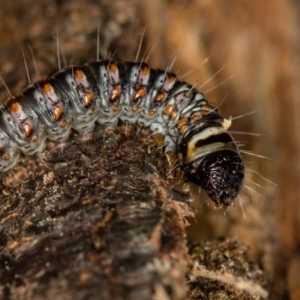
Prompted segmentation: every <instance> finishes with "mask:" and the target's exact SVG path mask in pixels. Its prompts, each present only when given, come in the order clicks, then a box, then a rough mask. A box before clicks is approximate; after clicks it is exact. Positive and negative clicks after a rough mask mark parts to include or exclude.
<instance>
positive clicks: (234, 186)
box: [178, 113, 245, 208]
mask: <svg viewBox="0 0 300 300" xmlns="http://www.w3.org/2000/svg"><path fill="white" fill-rule="evenodd" d="M222 122H223V118H222V117H221V116H220V115H219V114H218V113H210V114H208V115H206V116H205V117H203V118H202V119H200V120H199V122H197V123H195V124H193V126H191V127H190V128H189V129H188V130H187V131H186V132H185V133H184V134H183V135H182V138H181V140H180V141H179V148H178V150H179V152H180V153H181V156H182V162H183V163H182V169H183V171H184V177H185V180H186V181H187V182H192V183H194V184H196V185H198V186H200V187H201V188H203V189H204V190H205V191H206V193H207V195H208V196H209V197H210V198H211V199H212V200H213V201H214V202H215V204H216V205H217V207H223V208H226V207H228V206H230V205H231V204H232V203H233V200H234V199H235V198H236V196H237V195H238V193H239V192H240V190H241V188H242V186H243V182H244V171H245V170H244V169H245V168H244V164H243V162H242V159H241V157H240V154H239V150H238V147H237V144H236V143H235V141H234V139H233V137H232V136H231V135H230V133H229V132H228V131H227V130H226V129H224V128H223V127H222Z"/></svg>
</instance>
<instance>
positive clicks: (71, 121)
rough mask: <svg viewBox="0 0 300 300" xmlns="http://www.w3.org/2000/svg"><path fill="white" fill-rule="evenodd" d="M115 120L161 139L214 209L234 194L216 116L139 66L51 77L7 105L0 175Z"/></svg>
mask: <svg viewBox="0 0 300 300" xmlns="http://www.w3.org/2000/svg"><path fill="white" fill-rule="evenodd" d="M118 120H122V121H124V122H129V123H137V124H139V125H142V126H148V127H150V130H152V131H153V132H154V133H158V134H163V135H164V140H165V145H166V146H165V149H166V150H165V151H166V153H169V152H173V153H176V154H177V156H178V157H179V159H180V162H181V168H182V170H183V171H184V176H185V180H186V181H188V182H193V183H195V184H197V185H199V186H200V187H202V188H203V189H204V190H206V192H207V193H208V195H209V196H210V197H211V198H212V200H213V201H214V202H215V203H216V204H217V206H222V207H227V206H229V205H230V204H231V203H232V201H233V200H234V198H235V197H236V196H237V194H238V193H239V191H240V189H241V187H242V184H243V179H244V165H243V162H242V160H241V158H240V155H239V150H238V148H237V145H236V143H235V142H234V140H233V138H232V137H231V135H230V134H229V133H228V132H227V130H226V129H227V128H226V126H225V125H224V124H225V123H224V121H225V120H224V119H223V117H221V116H220V114H219V112H218V110H217V108H216V107H215V106H214V105H213V104H211V103H209V102H208V101H207V100H206V99H205V98H204V95H203V94H202V93H200V92H198V91H197V90H196V89H194V88H193V87H192V86H191V85H189V84H187V83H185V82H181V81H179V80H178V79H177V77H176V75H175V74H173V73H169V72H166V71H162V70H153V69H150V68H149V66H148V65H147V64H146V63H135V62H134V63H132V62H128V63H116V62H113V61H108V60H103V61H95V62H92V63H88V64H86V65H84V66H81V67H77V66H70V67H67V68H64V69H62V70H59V71H58V72H57V73H55V74H54V75H53V76H52V77H50V78H49V79H47V80H41V81H38V82H36V83H34V84H31V85H29V86H28V87H27V88H26V89H24V90H23V92H22V93H21V94H19V95H17V96H15V97H10V98H9V99H7V100H6V102H5V103H4V104H3V105H2V106H1V112H0V159H1V162H0V171H1V172H3V171H6V170H8V169H10V168H11V167H12V166H13V165H15V163H16V162H17V160H18V157H19V153H20V150H21V151H22V152H23V153H25V154H34V153H40V152H42V151H43V149H44V147H45V141H46V139H49V140H55V141H64V140H66V139H67V138H68V136H69V131H70V128H73V129H75V130H76V131H78V132H80V133H87V132H90V131H92V130H93V127H94V125H95V122H96V121H97V122H99V123H101V124H107V125H115V124H116V123H117V122H118Z"/></svg>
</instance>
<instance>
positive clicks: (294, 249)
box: [0, 0, 300, 299]
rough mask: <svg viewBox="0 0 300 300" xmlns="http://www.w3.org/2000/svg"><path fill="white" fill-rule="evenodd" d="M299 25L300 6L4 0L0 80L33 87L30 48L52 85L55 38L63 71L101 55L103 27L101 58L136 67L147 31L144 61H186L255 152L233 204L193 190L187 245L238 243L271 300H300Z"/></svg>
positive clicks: (207, 0) (181, 65)
mask: <svg viewBox="0 0 300 300" xmlns="http://www.w3.org/2000/svg"><path fill="white" fill-rule="evenodd" d="M299 18H300V5H299V2H298V1H295V0H265V1H260V0H252V1H249V0H248V1H245V0H226V1H224V0H190V1H188V0H187V1H179V0H178V1H175V0H174V1H171V0H144V1H138V0H129V1H126V0H116V1H108V0H97V1H96V0H85V1H84V0H82V1H68V0H63V1H54V0H41V1H38V2H37V1H34V0H19V1H12V0H1V7H0V73H1V76H2V77H3V78H4V80H5V82H6V84H7V85H8V86H9V88H10V90H11V92H12V94H15V93H17V92H20V91H21V89H22V88H23V87H24V86H26V85H27V84H28V80H27V76H26V72H25V67H24V63H23V56H22V50H21V49H23V51H24V55H25V57H26V60H27V62H28V66H29V72H30V74H32V75H31V78H32V79H31V80H33V81H34V80H36V75H35V69H34V66H33V59H32V57H31V53H30V50H29V48H28V46H27V45H29V46H30V47H31V48H32V49H33V52H34V55H35V59H36V63H37V69H38V71H39V72H40V73H41V74H42V76H43V77H48V76H49V75H50V74H51V73H53V72H54V71H55V70H57V68H58V63H57V50H56V41H57V39H56V35H57V34H58V36H59V47H60V49H61V50H60V51H61V54H62V65H64V64H70V62H74V63H75V64H82V63H84V62H86V61H91V60H95V59H96V57H97V54H96V52H97V51H96V48H97V47H96V45H97V28H98V24H100V39H101V42H100V48H101V49H100V50H101V53H104V54H106V53H111V54H113V55H114V58H115V59H119V60H134V59H135V56H136V53H137V49H138V46H139V42H140V40H141V36H142V35H143V32H145V34H144V38H143V44H142V49H141V51H140V55H139V59H147V61H148V63H149V64H150V66H151V67H152V68H160V69H166V68H168V67H169V66H170V64H171V63H172V62H173V60H174V59H175V58H176V59H175V62H174V64H173V67H172V71H173V72H175V73H176V74H178V76H179V78H182V80H184V81H187V82H189V83H191V84H195V86H196V87H198V88H199V90H200V91H203V92H205V94H206V96H207V98H208V99H209V101H211V102H214V103H216V104H218V105H219V109H220V111H221V112H222V115H223V116H225V117H227V118H228V117H230V116H232V118H233V125H232V127H231V129H230V130H232V131H233V132H238V133H234V136H235V138H236V140H237V141H238V143H239V144H240V145H241V149H242V150H243V151H245V152H242V153H243V159H244V161H245V164H246V166H247V176H246V181H245V186H247V187H244V188H243V190H242V193H241V196H240V198H238V199H237V200H236V203H235V207H233V208H229V209H228V210H226V212H224V211H221V210H215V209H214V208H213V205H212V203H210V202H209V201H208V199H207V197H206V196H205V195H204V193H203V192H202V193H200V194H199V191H198V190H197V189H194V196H195V201H194V203H193V205H194V206H195V207H196V208H197V210H198V217H197V220H190V222H191V226H190V227H189V228H188V233H189V239H190V240H200V241H204V240H210V239H214V238H217V237H220V236H229V237H235V236H237V237H239V238H240V239H241V240H242V241H243V242H244V243H245V244H246V245H248V246H249V247H250V253H251V258H252V260H253V261H255V262H258V263H259V264H260V265H261V266H262V268H263V269H264V270H265V271H266V272H267V274H268V277H269V283H270V290H271V292H272V294H271V299H300V251H299V250H300V247H299V246H300V233H299V228H300V201H299V190H300V184H299V160H300V154H299V147H300V138H299V135H300V133H299V132H300V125H299V122H300V118H299V115H300V109H299V107H300V99H299V95H300V88H299V82H300V68H299V66H300V65H299V57H300V55H299V33H300V30H299V28H300V27H299V25H300V19H299ZM0 92H1V94H0V95H1V97H2V99H3V100H4V99H5V97H6V92H5V88H4V87H3V86H2V85H1V87H0ZM243 115H245V116H243ZM238 117H239V118H238ZM235 118H236V119H235ZM276 185H278V186H276Z"/></svg>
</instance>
